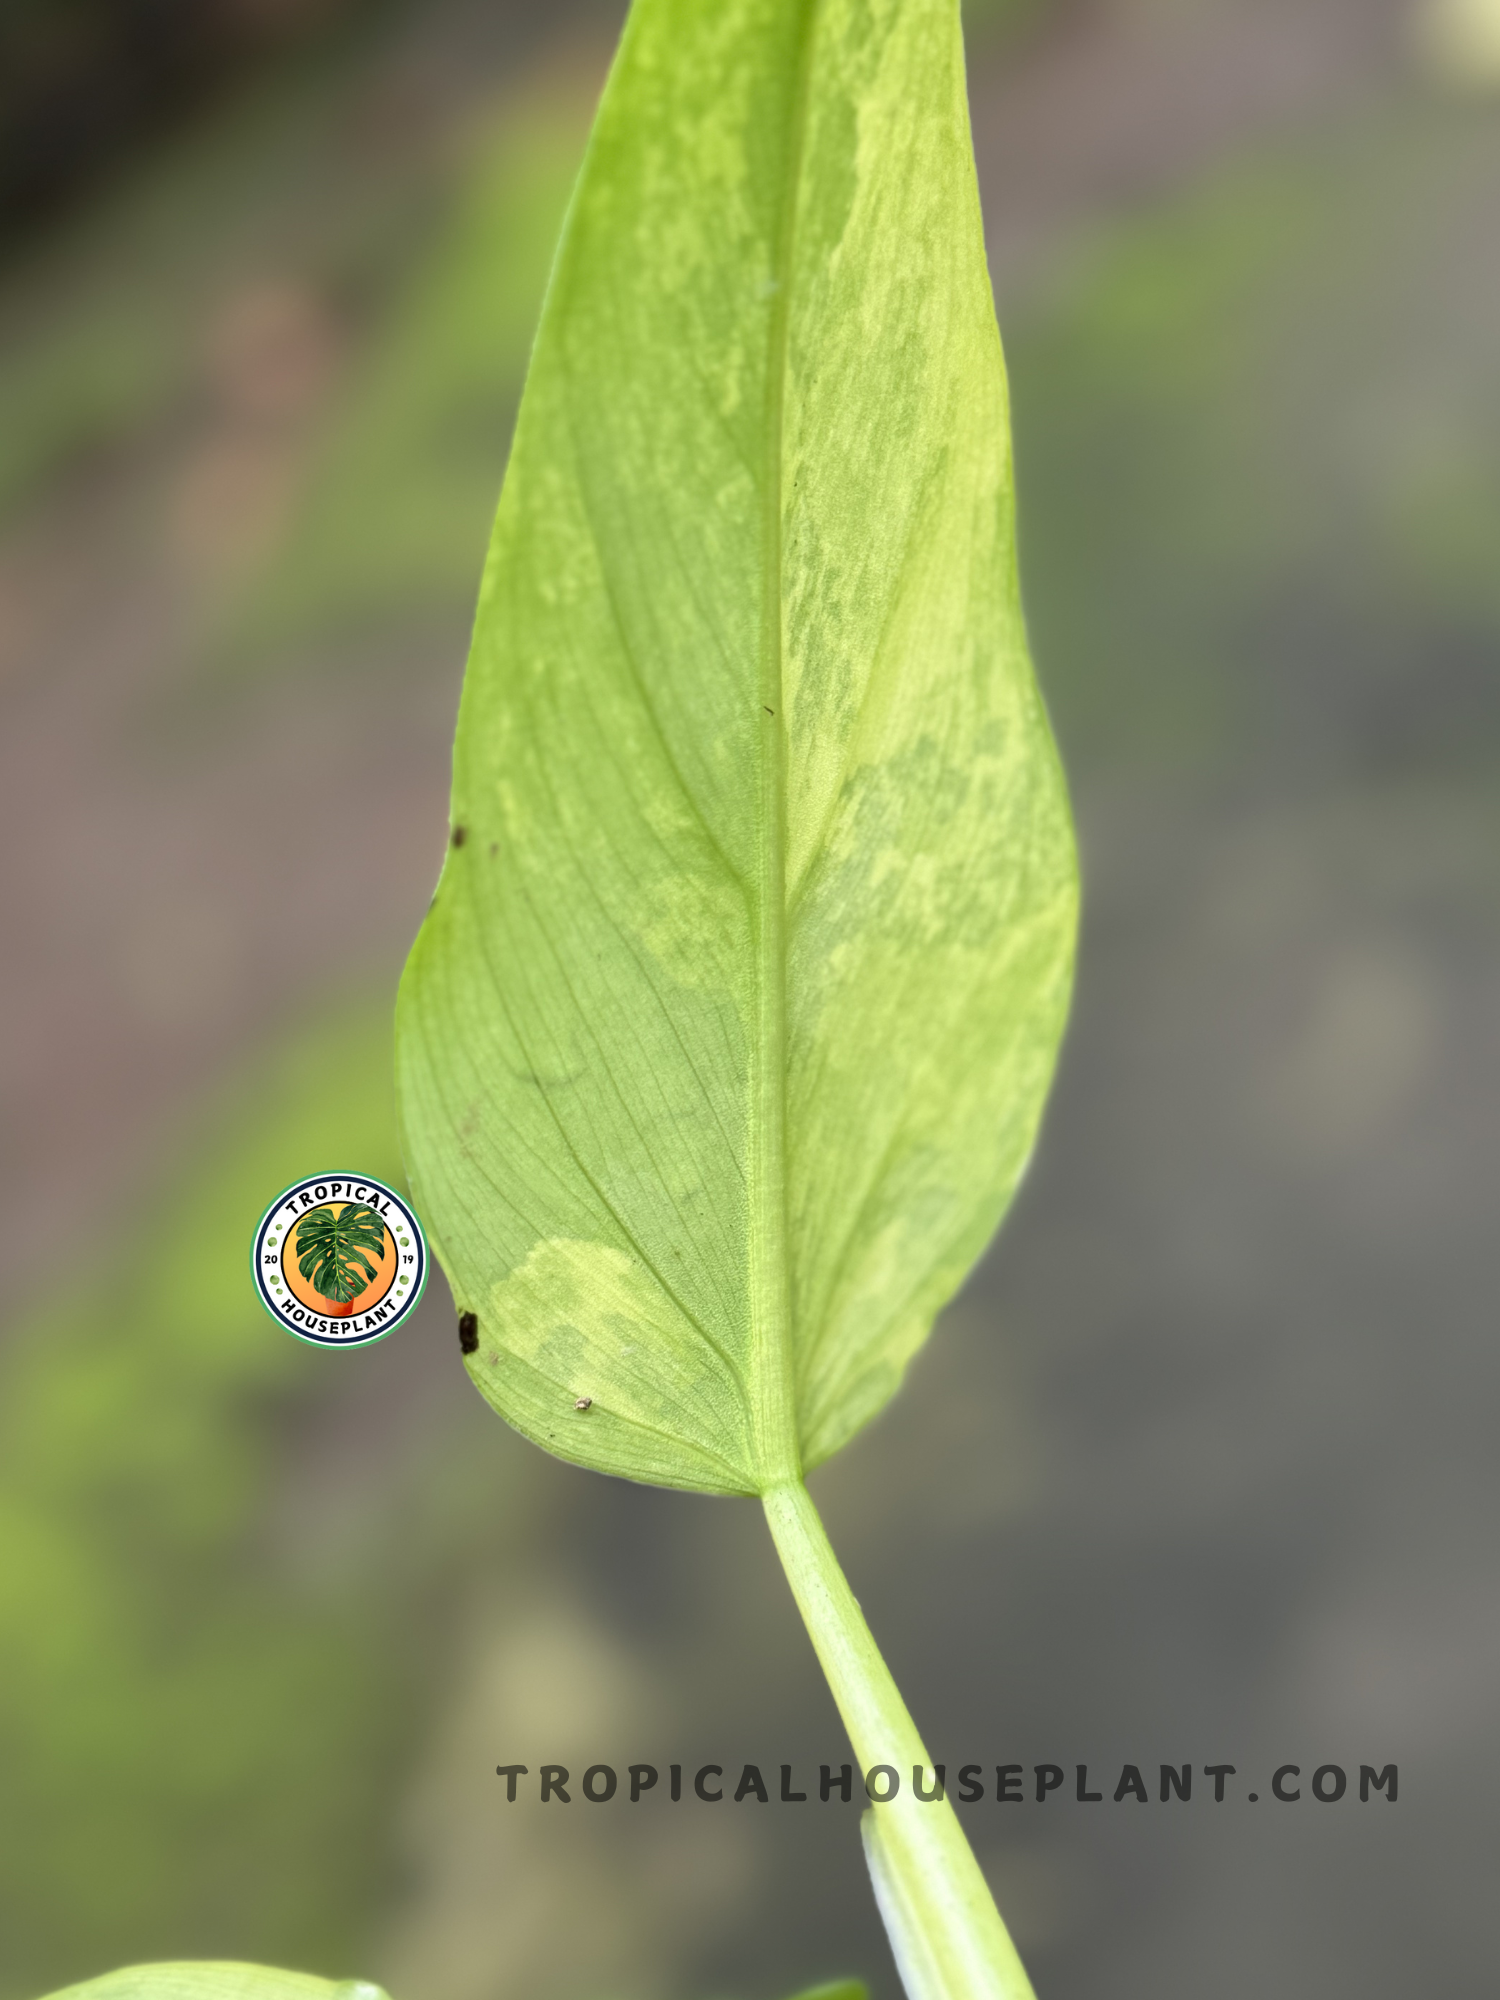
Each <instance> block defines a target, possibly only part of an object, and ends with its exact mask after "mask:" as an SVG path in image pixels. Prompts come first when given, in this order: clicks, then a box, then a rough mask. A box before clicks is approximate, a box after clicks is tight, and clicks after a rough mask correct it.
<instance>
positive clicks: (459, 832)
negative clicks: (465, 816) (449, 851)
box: [453, 826, 469, 847]
mask: <svg viewBox="0 0 1500 2000" xmlns="http://www.w3.org/2000/svg"><path fill="white" fill-rule="evenodd" d="M468 837H469V830H468V828H467V827H464V826H456V827H454V829H453V845H454V846H455V847H462V846H463V844H464V842H465V841H466V840H467V839H468Z"/></svg>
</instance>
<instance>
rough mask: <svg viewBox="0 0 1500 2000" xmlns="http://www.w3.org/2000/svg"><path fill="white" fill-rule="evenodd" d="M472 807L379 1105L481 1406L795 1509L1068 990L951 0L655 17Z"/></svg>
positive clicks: (482, 642)
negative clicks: (457, 1313)
mask: <svg viewBox="0 0 1500 2000" xmlns="http://www.w3.org/2000/svg"><path fill="white" fill-rule="evenodd" d="M453 818H454V822H455V825H458V826H462V827H463V828H464V830H465V838H464V840H463V841H462V843H461V844H457V845H453V846H451V847H450V849H449V852H448V857H447V861H446V864H445V867H444V871H443V875H442V879H441V882H440V884H439V888H438V892H437V896H436V898H435V901H434V904H433V907H432V910H431V912H430V913H429V916H428V919H427V921H426V923H425V925H424V927H423V930H422V933H421V936H420V937H419V939H418V941H417V944H416V946H415V948H414V950H413V953H412V957H411V960H410V963H409V965H408V968H407V972H406V976H405V979H404V981H403V986H402V994H401V1002H400V1007H399V1010H398V1033H397V1044H398V1046H397V1064H398V1084H399V1089H400V1096H401V1104H402V1116H403V1123H404V1134H405V1144H406V1152H407V1159H408V1163H409V1167H410V1171H411V1176H412V1183H413V1188H414V1192H415V1194H416V1198H417V1200H418V1203H419V1205H420V1207H421V1210H422V1212H423V1215H424V1217H425V1219H426V1221H427V1222H428V1224H429V1226H430V1228H431V1230H432V1233H433V1237H434V1241H435V1245H436V1247H437V1249H438V1254H439V1255H440V1256H441V1258H442V1260H443V1262H444V1264H445V1267H446V1269H447V1271H448V1274H449V1277H450V1279H451V1281H452V1284H453V1289H454V1292H455V1296H456V1298H457V1301H458V1304H459V1306H460V1307H461V1308H462V1309H464V1310H466V1311H472V1312H474V1313H475V1314H476V1315H477V1318H478V1326H479V1341H478V1346H477V1349H476V1351H475V1352H474V1353H473V1354H472V1355H470V1356H469V1357H468V1363H467V1365H468V1367H469V1370H470V1372H471V1374H472V1375H473V1377H474V1379H475V1381H476V1383H477V1384H478V1386H479V1387H480V1389H481V1390H482V1391H483V1393H484V1394H485V1395H486V1397H487V1398H488V1399H489V1400H490V1402H491V1403H492V1404H493V1405H494V1406H495V1408H496V1409H498V1410H499V1411H500V1412H501V1414H502V1415H504V1416H505V1417H506V1418H507V1419H508V1420H509V1421H510V1422H511V1423H513V1424H514V1425H516V1426H517V1428H518V1429H520V1430H522V1431H523V1432H525V1433H526V1434H527V1435H528V1436H529V1437H532V1438H534V1439H536V1440H537V1441H538V1442H539V1443H541V1444H543V1445H545V1446H546V1447H547V1448H548V1449H550V1450H552V1451H554V1452H556V1453H558V1454H559V1455H561V1456H562V1457H565V1458H570V1459H573V1460H575V1461H577V1462H579V1463H581V1464H584V1465H588V1466H593V1467H596V1468H598V1469H600V1470H603V1471H607V1472H614V1473H621V1474H625V1475H628V1476H630V1477H632V1478H637V1479H644V1480H650V1481H654V1482H657V1483H660V1484H663V1485H669V1486H685V1487H695V1488H702V1489H706V1490H709V1491H716V1492H757V1491H765V1490H766V1489H767V1488H768V1487H771V1486H774V1485H777V1484H778V1483H780V1482H783V1481H785V1480H787V1479H788V1478H794V1477H795V1476H796V1474H797V1471H798V1469H799V1466H806V1465H810V1464H813V1463H816V1462H817V1461H818V1460H820V1459H823V1458H826V1457H827V1456H828V1455H829V1454H830V1453H832V1452H833V1451H836V1450H837V1449H838V1447H839V1446H840V1445H841V1444H842V1443H843V1442H844V1441H845V1440H846V1439H847V1438H848V1437H849V1436H850V1435H851V1434H852V1433H853V1432H854V1431H855V1430H857V1429H858V1428H859V1427H860V1425H862V1424H863V1423H865V1422H866V1421H867V1420H868V1419H869V1418H870V1417H871V1416H873V1415H874V1414H875V1412H876V1411H877V1410H878V1409H879V1408H880V1407H881V1406H882V1404H884V1403H885V1401H886V1400H887V1399H888V1398H889V1397H890V1396H891V1395H892V1394H893V1393H894V1391H895V1389H896V1388H897V1386H898V1385H899V1382H900V1379H901V1375H902V1372H903V1370H904V1368H905V1365H906V1362H907V1360H908V1359H909V1357H910V1356H911V1354H912V1353H913V1352H914V1350H915V1349H916V1348H917V1347H918V1345H919V1344H920V1343H921V1341H922V1340H923V1338H924V1337H925V1335H926V1333H927V1330H928V1328H929V1326H930V1324H931V1321H932V1318H933V1315H934V1313H935V1312H936V1311H937V1309H938V1308H939V1307H940V1306H941V1305H942V1304H943V1303H944V1301H945V1300H946V1299H947V1298H948V1297H949V1296H950V1295H951V1294H952V1292H953V1291H954V1290H955V1288H956V1287H957V1286H958V1284H959V1283H960V1282H961V1280H962V1279H963V1277H964V1275H965V1273H966V1272H967V1271H968V1269H969V1267H970V1265H971V1264H972V1263H973V1261H974V1259H975V1257H976V1256H977V1255H978V1254H979V1252H980V1251H981V1249H982V1248H983V1247H984V1244H985V1242H986V1241H987V1239H988V1238H989V1236H990V1234H991V1232H992V1231H993V1230H994V1228H995V1226H996V1224H997V1222H998V1221H999V1218H1000V1216H1001V1214H1002V1213H1003V1211H1004V1209H1005V1207H1006V1204H1007V1203H1008V1201H1009V1199H1010V1196H1011V1193H1012V1191H1013V1189H1014V1187H1015V1184H1016V1181H1017V1179H1018V1177H1019V1175H1020V1173H1021V1170H1022V1168H1023V1167H1024V1165H1025V1162H1026V1159H1027V1156H1028V1154H1029V1152H1030V1149H1031V1146H1032V1143H1033V1139H1034V1136H1035V1132H1036V1127H1037V1121H1038V1118H1039V1116H1040V1112H1041V1107H1042V1102H1043V1099H1044V1096H1045V1093H1046V1089H1047V1085H1048V1082H1049V1079H1050V1075H1051V1071H1052V1066H1053V1061H1054V1056H1055V1051H1056V1046H1057V1041H1058V1037H1059V1035H1060V1032H1061V1028H1062V1023H1063V1018H1064V1014H1065V1011H1066V1004H1067V994H1068V986H1069V978H1070V970H1071V962H1072V950H1073V937H1074V927H1075V916H1076V874H1075V863H1074V854H1073V846H1072V837H1071V831H1070V826H1069V819H1068V811H1067V803H1066V798H1065V793H1064V787H1063V782H1062V778H1061V774H1060V771H1059V768H1058V764H1057V759H1056V756H1055V753H1054V750H1053V746H1052V742H1051V738H1050V735H1049V732H1048V729H1047V724H1046V719H1045V715H1044V713H1043V710H1042V706H1041V703H1040V700H1039V697H1038V695H1037V692H1036V688H1035V686H1034V684H1033V680H1032V676H1031V670H1030V666H1029V663H1028V658H1027V652H1026V644H1025V634H1024V628H1023V623H1022V617H1021V610H1020V603H1019V595H1018V588H1017V580H1016V568H1015V547H1014V508H1013V496H1012V485H1011V469H1010V452H1009V437H1008V411H1007V400H1006V387H1005V375H1004V366H1003V363H1002V359H1001V354H1000V345H999V337H998V334H997V331H996V327H995V320H994V308H993V303H992V300H991V296H990V288H989V282H988V277H987V274H986V269H985V262H984V248H983V237H982V231H981V222H980V214H979V203H978V196H977V191H976V186H975V179H974V169H973V160H972V152H971V146H970V139H969V129H968V113H967V104H966V98H965V88H964V74H963V59H962V47H961V41H960V34H959V25H958V12H957V7H956V4H954V0H637V3H636V6H635V8H634V11H633V13H632V15H631V18H630V21H629V23H628V24H627V27H626V31H625V36H624V40H623V42H622V46H621V49H620V53H619V56H618V58H617V60H616V63H615V67H614V70H613V73H612V75H611V78H610V82H609V85H608V88H607V90H606V93H605V97H604V100H603V103H602V106H601V108H600V112H599V116H598V120H597V123H596V126H595V130H594V133H593V137H592V139H591V142H590V148H589V153H588V157H587V160H586V163H585V167H584V171H583V174H582V178H581V180H580V183H579V186H578V189H577V191H576V193H575V197H574V201H573V206H572V208H571V210H570V214H569V219H568V223H567V227H566V230H565V233H564V238H563V242H562V246H561V249H560V252H559V256H558V262H557V265H556V268H555V271H554V275H553V280H552V285H551V289H550V292H549V295H548V301H547V305H546V308H545V311H544V315H543V321H542V326H541V330H540V332H539V335H538V341H537V346H536V350H535V354H534V357H533V361H532V366H531V373H530V376H529V379H528V382H527V386H526V391H525V395H524V398H523V402H522V408H521V414H520V418H519V420H518V426H517V433H516V439H515V443H514V447H513V451H512V456H511V462H510V467H509V471H508V473H507V477H506V483H505V488H504V493H503V497H502V499H501V504H500V511H499V516H498V519H497V522H496V526H495V533H494V539H493V543H492V546H491V550H490V556H489V560H488V564H487V567H486V570H485V575H484V582H483V587H482V591H481V596H480V604H479V612H478V619H477V624H476V629H475V636H474V645H473V652H472V655H471V659H470V664H469V673H468V679H467V681H466V684H465V689H464V696H463V704H462V709H461V713H460V718H459V727H458V738H457V745H456V751H455V769H454V790H453ZM584 1398H589V1399H591V1401H590V1402H589V1404H588V1406H587V1408H585V1409H582V1410H580V1409H578V1408H576V1407H575V1405H576V1404H578V1403H579V1402H581V1401H582V1400H583V1399H584Z"/></svg>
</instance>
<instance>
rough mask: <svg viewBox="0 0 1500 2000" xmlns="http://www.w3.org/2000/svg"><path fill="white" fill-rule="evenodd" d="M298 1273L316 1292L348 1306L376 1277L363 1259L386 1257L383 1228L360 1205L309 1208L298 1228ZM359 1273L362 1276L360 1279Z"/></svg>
mask: <svg viewBox="0 0 1500 2000" xmlns="http://www.w3.org/2000/svg"><path fill="white" fill-rule="evenodd" d="M296 1238H297V1243H296V1247H297V1269H298V1270H299V1271H300V1272H301V1273H302V1275H303V1277H304V1278H306V1280H307V1282H308V1283H309V1284H310V1285H311V1286H312V1288H313V1290H314V1291H315V1292H320V1293H321V1294H322V1295H323V1297H324V1298H325V1299H334V1300H336V1301H337V1303H338V1304H340V1305H347V1304H348V1303H349V1301H350V1300H351V1299H355V1298H358V1296H359V1294H360V1293H361V1292H362V1291H363V1290H364V1289H365V1286H366V1285H368V1284H371V1283H372V1282H373V1281H374V1277H375V1268H376V1267H375V1266H374V1265H373V1264H372V1263H371V1262H370V1261H369V1259H368V1258H367V1257H365V1256H363V1255H362V1254H361V1253H362V1252H363V1251H366V1250H369V1251H372V1252H373V1253H374V1254H375V1256H376V1257H383V1256H384V1255H385V1224H384V1222H382V1221H381V1219H380V1217H379V1215H378V1214H377V1213H376V1212H375V1210H374V1209H373V1208H369V1207H367V1206H366V1205H365V1203H363V1202H358V1201H350V1202H345V1203H344V1205H343V1206H342V1208H310V1209H309V1210H308V1211H307V1213H306V1215H304V1216H303V1217H302V1218H301V1220H300V1221H299V1222H298V1224H297V1231H296ZM361 1273H362V1274H363V1275H361Z"/></svg>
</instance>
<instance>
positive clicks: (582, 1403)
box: [573, 1396, 594, 1410]
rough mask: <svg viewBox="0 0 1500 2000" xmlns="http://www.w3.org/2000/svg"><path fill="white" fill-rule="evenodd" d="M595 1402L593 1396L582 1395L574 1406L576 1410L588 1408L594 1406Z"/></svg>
mask: <svg viewBox="0 0 1500 2000" xmlns="http://www.w3.org/2000/svg"><path fill="white" fill-rule="evenodd" d="M593 1404H594V1399H593V1397H592V1396H580V1397H579V1398H578V1401H577V1402H576V1403H575V1404H574V1405H573V1408H574V1409H575V1410H588V1409H592V1408H593Z"/></svg>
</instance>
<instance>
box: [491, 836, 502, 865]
mask: <svg viewBox="0 0 1500 2000" xmlns="http://www.w3.org/2000/svg"><path fill="white" fill-rule="evenodd" d="M499 852H500V843H499V841H498V840H492V841H491V842H490V859H491V861H493V860H494V858H495V856H496V855H497V854H498V853H499Z"/></svg>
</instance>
